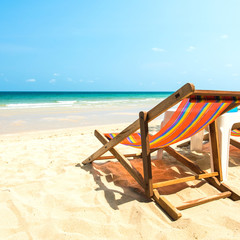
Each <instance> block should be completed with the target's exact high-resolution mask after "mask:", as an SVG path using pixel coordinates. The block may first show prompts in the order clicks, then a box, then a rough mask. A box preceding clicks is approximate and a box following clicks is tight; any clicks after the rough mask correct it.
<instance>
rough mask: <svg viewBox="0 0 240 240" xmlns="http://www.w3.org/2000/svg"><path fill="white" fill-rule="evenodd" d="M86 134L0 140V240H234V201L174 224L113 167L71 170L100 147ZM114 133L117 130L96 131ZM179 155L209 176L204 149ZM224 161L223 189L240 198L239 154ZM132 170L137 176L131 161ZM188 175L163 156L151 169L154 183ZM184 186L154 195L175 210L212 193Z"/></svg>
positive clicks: (191, 212) (237, 226) (237, 229)
mask: <svg viewBox="0 0 240 240" xmlns="http://www.w3.org/2000/svg"><path fill="white" fill-rule="evenodd" d="M124 126H126V124H125V125H124ZM94 129H95V128H94V127H86V128H75V129H74V128H73V129H65V130H50V131H43V132H32V133H25V134H9V135H0V143H1V144H0V160H1V161H0V164H1V165H0V171H1V172H0V174H1V183H0V184H1V192H0V239H8V240H10V239H11V240H13V239H16V240H23V239H24V240H25V239H34V240H35V239H36V240H38V239H54V240H56V239H57V240H61V239H74V240H76V239H81V240H84V239H99V240H101V239H224V240H226V239H236V240H237V239H240V201H238V202H234V201H232V200H230V199H221V200H218V201H214V202H210V203H207V204H204V205H201V206H197V207H194V208H190V209H187V210H184V211H182V215H183V217H182V218H180V219H179V220H177V221H172V220H171V219H169V218H168V216H167V215H166V214H165V213H164V212H163V211H162V210H161V209H160V208H159V207H158V206H157V205H156V204H155V203H154V202H150V201H148V200H147V199H146V198H145V197H144V195H143V194H141V190H140V188H139V186H138V185H137V184H136V183H135V182H134V180H133V179H132V178H131V177H129V175H128V174H127V173H126V172H125V170H124V169H123V168H122V167H120V166H119V163H118V162H116V161H113V162H109V163H105V164H101V165H99V164H96V163H94V164H93V165H87V166H82V165H81V166H79V167H76V163H80V162H81V161H82V160H84V159H85V158H86V157H88V156H89V155H90V154H92V153H93V151H94V150H96V149H97V148H98V147H100V146H101V144H100V143H99V142H98V140H97V139H96V138H95V137H94V135H93V131H94ZM121 129H123V125H111V126H110V125H109V126H101V127H100V130H101V131H111V132H118V131H120V130H121ZM119 149H120V150H122V151H124V152H125V153H130V152H132V151H134V149H131V148H130V149H128V150H126V147H124V146H120V147H119ZM125 150H126V151H125ZM182 152H183V153H184V154H185V155H186V156H188V157H190V158H191V159H194V160H195V161H196V162H197V164H199V165H200V166H201V167H202V168H204V169H208V168H209V153H208V146H205V152H204V153H190V152H189V150H187V149H184V150H182ZM230 158H231V159H230V167H229V181H228V182H227V184H228V185H230V186H232V187H234V189H235V190H236V191H238V193H240V150H236V148H234V147H232V151H231V154H230ZM134 165H135V166H136V167H137V168H141V162H139V161H134ZM188 173H189V171H188V170H187V169H186V168H184V167H183V166H181V165H180V164H178V163H177V162H176V161H175V160H174V159H173V158H170V159H168V155H167V154H164V160H159V161H153V175H154V179H155V180H161V179H162V180H163V179H168V178H170V177H178V176H180V175H181V176H187V174H188ZM189 185H190V187H187V185H186V184H178V185H176V186H175V187H169V188H167V187H166V188H164V189H162V190H161V192H162V193H165V194H167V198H168V199H169V200H171V201H172V202H173V203H176V204H179V203H180V200H181V201H182V200H183V201H184V200H190V199H194V198H200V197H204V196H206V195H208V194H214V193H215V192H216V190H214V189H213V188H212V187H211V186H209V185H208V184H203V185H201V184H198V185H196V184H194V183H189ZM175 191H177V193H176V194H172V193H173V192H175Z"/></svg>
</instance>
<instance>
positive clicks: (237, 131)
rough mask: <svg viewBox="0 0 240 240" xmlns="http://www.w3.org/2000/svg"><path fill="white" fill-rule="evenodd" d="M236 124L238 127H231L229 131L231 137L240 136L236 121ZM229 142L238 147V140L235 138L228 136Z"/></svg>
mask: <svg viewBox="0 0 240 240" xmlns="http://www.w3.org/2000/svg"><path fill="white" fill-rule="evenodd" d="M236 125H238V128H236V129H233V130H232V131H231V136H233V137H240V129H239V127H240V126H239V125H240V124H239V123H238V124H236ZM230 144H232V145H233V146H234V147H237V148H239V149H240V142H239V141H236V140H235V139H233V138H230Z"/></svg>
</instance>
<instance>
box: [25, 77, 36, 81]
mask: <svg viewBox="0 0 240 240" xmlns="http://www.w3.org/2000/svg"><path fill="white" fill-rule="evenodd" d="M36 81H37V80H36V79H35V78H30V79H27V80H26V82H36Z"/></svg>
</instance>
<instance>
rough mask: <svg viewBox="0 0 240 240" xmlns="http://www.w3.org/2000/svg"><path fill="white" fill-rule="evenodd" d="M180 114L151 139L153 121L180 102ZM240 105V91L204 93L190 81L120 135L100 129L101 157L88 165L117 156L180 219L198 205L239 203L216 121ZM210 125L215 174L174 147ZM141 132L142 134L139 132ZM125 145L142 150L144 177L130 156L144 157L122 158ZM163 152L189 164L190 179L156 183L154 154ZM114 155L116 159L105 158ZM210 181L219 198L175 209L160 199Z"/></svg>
mask: <svg viewBox="0 0 240 240" xmlns="http://www.w3.org/2000/svg"><path fill="white" fill-rule="evenodd" d="M179 103H180V105H179V106H178V108H177V110H176V112H175V113H174V114H173V116H172V118H171V119H170V120H169V122H168V123H167V124H166V125H165V126H164V127H163V128H162V129H160V131H159V132H158V133H157V134H155V135H150V134H149V131H148V123H149V122H150V121H152V120H153V119H155V118H156V117H158V116H159V115H160V114H162V113H164V112H165V111H167V109H169V108H171V107H173V106H174V105H176V104H179ZM239 104H240V92H230V91H204V90H195V87H194V85H193V84H190V83H187V84H185V85H184V86H183V87H181V88H180V89H179V90H177V91H176V92H175V93H173V94H172V95H170V96H169V97H168V98H166V99H165V100H163V101H162V102H160V103H159V104H158V105H156V106H155V107H154V108H152V109H151V110H150V111H148V112H140V113H139V119H137V120H136V121H135V122H133V123H132V124H131V125H129V126H128V127H127V128H125V129H124V130H123V131H122V132H120V133H118V134H117V133H107V134H105V135H104V134H102V133H100V132H99V131H98V130H95V136H96V137H97V138H98V139H99V141H100V142H101V143H102V144H103V146H102V147H101V148H100V149H98V150H97V151H96V152H95V153H93V154H92V155H91V156H89V157H88V158H87V159H85V160H84V161H83V164H88V163H91V162H93V161H94V160H98V159H100V160H101V159H110V158H116V159H117V160H118V161H119V162H120V163H121V164H122V166H123V167H124V168H125V169H126V170H127V171H128V172H129V174H131V176H132V177H133V178H134V179H135V180H136V181H137V183H138V184H139V185H140V186H141V187H142V188H143V190H144V192H145V195H146V196H147V197H148V198H149V199H151V200H155V202H156V203H157V204H158V205H160V207H161V208H162V209H163V210H165V212H166V213H167V214H169V216H170V217H171V218H172V219H174V220H176V219H178V218H180V217H181V216H182V214H181V212H180V211H179V210H183V209H186V208H189V207H193V206H196V205H199V204H202V203H206V202H209V201H212V200H217V199H221V198H226V197H229V198H231V199H232V200H239V199H240V196H239V195H238V194H237V193H235V192H234V191H232V190H231V189H230V188H229V187H228V186H227V185H225V184H223V183H221V181H222V171H221V160H220V155H219V148H218V136H217V134H218V133H217V131H216V121H215V120H216V119H217V117H218V116H220V115H221V114H223V113H224V112H226V111H228V110H230V109H232V108H234V107H236V106H238V105H239ZM208 125H209V128H210V137H211V149H212V153H213V154H212V155H213V158H212V159H213V160H212V161H213V163H212V168H213V170H212V172H210V173H208V172H206V171H204V170H202V169H201V168H200V167H199V166H198V165H196V164H195V163H194V162H193V161H191V160H190V159H188V158H186V157H185V156H183V155H181V154H180V153H178V152H177V151H176V150H174V149H173V148H172V147H171V146H170V145H172V144H173V143H177V142H178V141H181V140H184V139H185V138H188V137H190V136H192V135H194V134H196V133H197V132H199V131H201V130H202V129H204V128H205V127H206V126H208ZM138 129H140V133H137V132H136V131H137V130H138ZM119 143H121V144H125V145H127V146H131V147H135V148H140V149H141V154H140V157H141V158H142V160H143V176H142V175H141V174H140V173H139V172H138V171H137V170H136V169H135V168H134V167H133V166H132V165H131V162H130V160H128V158H127V157H139V155H138V154H135V155H134V154H128V155H123V154H121V153H120V152H119V151H118V150H117V149H116V148H115V146H116V145H118V144H119ZM161 148H163V149H164V150H165V151H166V152H167V153H168V154H170V155H172V156H173V157H174V158H176V160H178V161H180V162H181V163H182V164H184V165H185V166H187V167H188V168H189V169H190V170H191V171H192V172H194V174H193V175H192V176H189V177H183V178H179V179H173V180H168V181H163V182H158V183H153V181H152V169H151V156H150V155H151V153H152V152H154V151H156V150H158V149H161ZM107 151H109V152H110V153H111V154H112V155H113V156H112V157H111V156H106V157H104V156H102V155H103V154H104V153H106V152H107ZM200 179H205V181H206V182H208V183H209V184H211V185H212V186H214V187H215V188H216V189H218V190H219V193H218V194H216V195H214V196H209V197H206V198H201V199H196V200H191V201H188V202H187V203H184V204H182V205H180V206H173V204H171V203H170V202H169V201H168V200H167V198H166V197H165V196H163V195H160V194H159V192H158V188H161V187H163V186H170V185H173V184H178V183H183V182H187V181H193V180H200Z"/></svg>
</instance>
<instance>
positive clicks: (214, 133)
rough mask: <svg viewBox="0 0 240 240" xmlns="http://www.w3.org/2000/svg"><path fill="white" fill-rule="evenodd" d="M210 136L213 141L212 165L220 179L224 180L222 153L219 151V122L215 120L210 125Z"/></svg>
mask: <svg viewBox="0 0 240 240" xmlns="http://www.w3.org/2000/svg"><path fill="white" fill-rule="evenodd" d="M209 136H210V141H211V152H212V166H213V169H212V170H213V171H214V172H218V173H219V176H218V179H219V181H222V179H223V177H222V165H221V155H220V151H219V142H218V141H219V139H218V129H217V123H216V121H214V122H213V123H211V124H210V125H209Z"/></svg>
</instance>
